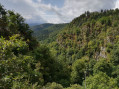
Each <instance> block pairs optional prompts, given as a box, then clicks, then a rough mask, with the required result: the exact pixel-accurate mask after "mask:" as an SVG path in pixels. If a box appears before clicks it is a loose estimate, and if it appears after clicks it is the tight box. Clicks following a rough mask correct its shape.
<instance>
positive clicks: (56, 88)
mask: <svg viewBox="0 0 119 89" xmlns="http://www.w3.org/2000/svg"><path fill="white" fill-rule="evenodd" d="M43 89H63V87H62V85H60V84H57V83H55V82H53V83H48V84H47V85H46V86H45V87H43Z"/></svg>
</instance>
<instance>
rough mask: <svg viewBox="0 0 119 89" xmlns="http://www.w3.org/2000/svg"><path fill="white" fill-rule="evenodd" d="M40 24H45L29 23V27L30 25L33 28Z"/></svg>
mask: <svg viewBox="0 0 119 89" xmlns="http://www.w3.org/2000/svg"><path fill="white" fill-rule="evenodd" d="M40 24H43V23H28V25H29V26H30V27H33V26H36V25H40Z"/></svg>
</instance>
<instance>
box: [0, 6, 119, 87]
mask: <svg viewBox="0 0 119 89" xmlns="http://www.w3.org/2000/svg"><path fill="white" fill-rule="evenodd" d="M118 24H119V9H115V10H101V11H100V12H89V11H87V12H85V13H84V14H82V15H81V16H79V17H77V18H75V19H74V20H73V21H72V22H71V23H68V24H58V25H52V26H51V24H50V26H49V25H48V26H47V28H46V29H44V27H40V28H43V29H41V30H42V31H41V30H40V29H37V30H39V31H40V32H41V33H42V34H41V33H40V32H39V33H37V36H38V35H39V37H40V38H39V39H40V42H38V41H37V39H35V38H34V37H33V36H34V35H33V33H32V30H31V29H30V27H29V25H28V24H26V23H25V20H24V19H23V17H22V16H21V15H20V14H18V13H15V12H14V11H10V10H6V9H4V7H3V6H2V5H0V89H119V25H118ZM43 35H45V37H43ZM49 37H50V38H49Z"/></svg>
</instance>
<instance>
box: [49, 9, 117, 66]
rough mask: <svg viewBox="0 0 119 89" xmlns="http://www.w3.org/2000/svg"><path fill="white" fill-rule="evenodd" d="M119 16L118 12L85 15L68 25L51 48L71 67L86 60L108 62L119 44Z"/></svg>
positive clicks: (108, 11)
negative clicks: (76, 61) (114, 48)
mask: <svg viewBox="0 0 119 89" xmlns="http://www.w3.org/2000/svg"><path fill="white" fill-rule="evenodd" d="M118 14H119V10H118V9H116V10H105V11H101V12H92V13H90V12H86V13H84V14H82V15H81V16H80V17H78V18H76V19H74V20H73V21H72V22H71V23H69V25H68V26H67V27H66V28H64V29H63V30H62V32H61V33H60V34H58V37H57V39H56V41H54V42H52V43H51V44H50V47H51V48H54V49H53V50H56V51H57V52H56V55H58V57H59V59H61V60H63V61H66V62H67V63H68V64H72V63H73V62H74V61H75V60H77V59H80V58H82V57H84V56H88V57H89V58H90V59H95V60H99V59H100V58H106V59H109V58H110V53H111V50H112V49H113V47H114V44H117V43H118V38H119V26H118V24H119V20H118V19H119V15H118Z"/></svg>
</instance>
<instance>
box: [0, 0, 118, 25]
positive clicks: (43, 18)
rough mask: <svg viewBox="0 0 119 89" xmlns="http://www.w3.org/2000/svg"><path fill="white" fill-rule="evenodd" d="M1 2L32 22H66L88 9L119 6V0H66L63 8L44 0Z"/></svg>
mask: <svg viewBox="0 0 119 89" xmlns="http://www.w3.org/2000/svg"><path fill="white" fill-rule="evenodd" d="M0 2H1V4H3V5H4V6H5V8H7V9H10V10H13V9H14V10H15V11H16V12H18V13H20V14H21V15H22V16H23V17H24V18H25V19H26V20H27V21H28V22H32V23H33V22H34V23H38V22H40V23H41V22H43V23H44V22H48V23H64V22H69V21H71V20H72V19H73V18H75V17H77V16H79V15H81V14H82V13H84V12H85V11H88V10H89V11H99V10H101V9H111V8H115V7H116V8H119V0H117V1H116V0H65V1H64V6H63V7H62V8H58V7H57V6H52V5H51V4H44V3H42V0H35V1H34V0H1V1H0ZM59 3H60V0H59Z"/></svg>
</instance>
